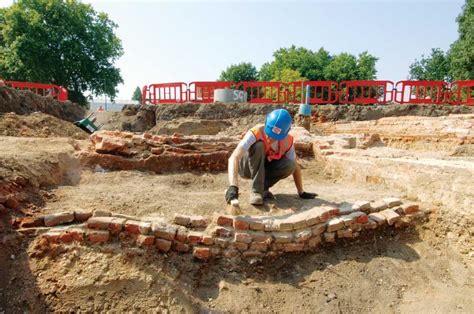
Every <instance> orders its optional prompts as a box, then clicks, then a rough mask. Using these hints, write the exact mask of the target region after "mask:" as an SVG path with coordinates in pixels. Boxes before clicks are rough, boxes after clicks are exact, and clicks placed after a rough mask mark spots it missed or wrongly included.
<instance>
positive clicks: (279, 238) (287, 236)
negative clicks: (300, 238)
mask: <svg viewBox="0 0 474 314" xmlns="http://www.w3.org/2000/svg"><path fill="white" fill-rule="evenodd" d="M273 237H274V238H275V243H289V242H291V241H293V233H291V232H273Z"/></svg>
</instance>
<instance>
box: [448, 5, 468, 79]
mask: <svg viewBox="0 0 474 314" xmlns="http://www.w3.org/2000/svg"><path fill="white" fill-rule="evenodd" d="M456 21H457V22H458V25H459V27H458V32H459V38H458V40H456V41H455V42H454V43H453V44H452V45H451V49H450V51H449V59H450V64H451V67H450V75H451V76H452V78H453V79H454V80H472V79H474V0H466V3H465V4H464V6H463V11H462V13H461V14H460V15H459V16H458V17H457V19H456Z"/></svg>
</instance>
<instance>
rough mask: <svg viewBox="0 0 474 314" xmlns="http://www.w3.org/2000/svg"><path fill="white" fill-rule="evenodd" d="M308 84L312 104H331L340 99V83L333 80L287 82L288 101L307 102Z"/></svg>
mask: <svg viewBox="0 0 474 314" xmlns="http://www.w3.org/2000/svg"><path fill="white" fill-rule="evenodd" d="M306 86H309V103H310V104H330V103H334V102H336V101H337V99H338V96H339V95H338V94H339V93H338V84H337V83H336V82H333V81H307V82H291V83H288V84H287V88H288V90H287V101H288V102H293V103H302V102H305V97H306Z"/></svg>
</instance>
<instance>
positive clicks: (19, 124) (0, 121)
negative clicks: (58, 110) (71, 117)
mask: <svg viewBox="0 0 474 314" xmlns="http://www.w3.org/2000/svg"><path fill="white" fill-rule="evenodd" d="M0 135H2V136H20V137H71V138H74V139H87V138H88V135H87V133H85V132H84V131H82V130H81V129H80V128H78V127H77V126H75V125H74V124H72V123H70V122H66V121H63V120H60V119H58V118H56V117H53V116H50V115H47V114H44V113H41V112H34V113H32V114H29V115H21V116H20V115H17V114H15V113H13V112H11V113H5V114H3V115H1V114H0Z"/></svg>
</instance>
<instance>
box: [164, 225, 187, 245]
mask: <svg viewBox="0 0 474 314" xmlns="http://www.w3.org/2000/svg"><path fill="white" fill-rule="evenodd" d="M173 227H174V226H173ZM171 231H172V230H170V232H169V233H168V235H169V237H171V235H172V232H171ZM169 237H168V238H169ZM187 237H188V229H186V228H185V227H183V226H178V227H177V228H176V234H175V239H176V240H177V241H179V242H185V241H186V238H187Z"/></svg>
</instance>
